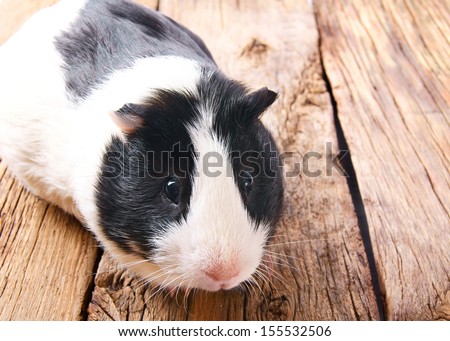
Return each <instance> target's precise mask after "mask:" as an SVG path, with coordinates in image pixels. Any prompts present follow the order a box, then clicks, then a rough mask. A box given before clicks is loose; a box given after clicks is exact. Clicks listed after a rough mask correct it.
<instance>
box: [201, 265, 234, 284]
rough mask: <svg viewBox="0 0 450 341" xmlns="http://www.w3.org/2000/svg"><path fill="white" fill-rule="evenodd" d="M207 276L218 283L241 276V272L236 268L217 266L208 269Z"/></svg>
mask: <svg viewBox="0 0 450 341" xmlns="http://www.w3.org/2000/svg"><path fill="white" fill-rule="evenodd" d="M205 274H206V276H208V277H209V278H211V279H212V280H214V281H216V282H226V281H229V280H230V279H232V278H234V277H236V276H237V275H238V274H239V270H236V269H234V268H229V269H227V268H226V267H224V266H215V267H211V268H208V269H206V270H205Z"/></svg>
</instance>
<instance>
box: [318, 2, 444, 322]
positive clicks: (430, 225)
mask: <svg viewBox="0 0 450 341" xmlns="http://www.w3.org/2000/svg"><path fill="white" fill-rule="evenodd" d="M446 3H447V5H445V4H446ZM314 4H315V9H316V12H317V21H318V27H319V31H320V34H321V38H322V39H321V40H322V54H323V58H324V65H325V69H326V74H327V75H328V78H329V79H330V82H331V86H332V90H333V95H334V98H335V100H336V102H337V110H338V116H339V120H340V122H341V123H342V127H343V131H344V134H345V137H346V139H347V142H348V145H349V148H350V151H351V155H352V160H353V163H354V168H355V171H356V174H357V179H358V183H359V186H360V190H361V195H362V198H363V201H364V206H365V211H366V213H367V220H368V224H369V228H370V233H371V236H372V240H373V243H374V253H375V257H376V266H377V271H378V274H379V277H380V285H381V290H382V294H383V296H384V306H385V313H386V317H387V318H388V319H390V320H425V319H426V320H429V319H449V317H450V282H449V278H450V222H449V213H450V190H449V189H450V186H449V184H450V172H449V171H450V161H449V155H450V144H449V136H450V126H449V121H450V116H449V114H450V88H449V86H448V85H449V84H450V59H449V56H450V41H449V37H450V26H449V18H450V7H449V6H448V2H445V1H444V2H443V1H440V0H432V1H428V0H426V1H425V0H417V1H407V0H398V1H390V0H383V1H369V0H351V1H345V2H342V1H332V0H328V1H315V2H314Z"/></svg>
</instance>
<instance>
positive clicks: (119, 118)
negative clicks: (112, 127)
mask: <svg viewBox="0 0 450 341" xmlns="http://www.w3.org/2000/svg"><path fill="white" fill-rule="evenodd" d="M140 111H141V110H139V106H138V105H136V104H125V105H124V106H123V107H122V108H120V109H119V110H116V111H113V112H112V113H111V118H112V120H113V121H114V123H115V124H116V125H117V126H118V127H119V128H120V130H122V132H123V133H125V134H131V133H133V132H135V131H136V130H137V129H138V128H140V127H143V126H144V118H143V116H142V114H141V113H140Z"/></svg>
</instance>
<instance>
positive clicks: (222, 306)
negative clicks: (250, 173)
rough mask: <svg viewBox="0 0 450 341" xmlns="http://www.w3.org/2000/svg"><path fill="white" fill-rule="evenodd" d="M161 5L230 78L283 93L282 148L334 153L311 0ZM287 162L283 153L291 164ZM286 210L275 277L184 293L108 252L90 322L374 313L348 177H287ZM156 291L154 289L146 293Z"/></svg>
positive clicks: (276, 121) (277, 130) (319, 163)
mask: <svg viewBox="0 0 450 341" xmlns="http://www.w3.org/2000/svg"><path fill="white" fill-rule="evenodd" d="M159 9H160V10H161V11H162V12H163V13H166V14H167V15H169V16H170V17H172V18H173V19H175V20H177V21H179V22H181V23H182V24H184V25H186V26H187V27H189V28H191V29H192V30H193V31H194V32H196V33H197V34H199V35H200V36H201V37H202V38H203V39H204V40H205V42H206V44H207V46H208V47H209V48H210V49H211V51H212V53H213V55H214V56H215V58H216V60H217V62H218V64H219V65H221V67H222V69H223V70H224V71H225V72H226V73H227V74H229V75H231V76H233V77H234V78H236V79H240V80H245V81H246V82H247V83H248V84H251V85H252V86H253V87H255V88H257V87H260V86H266V85H267V86H269V87H271V88H273V89H278V90H280V91H281V98H280V99H279V101H278V102H277V104H276V105H275V107H274V108H273V109H272V110H271V111H270V113H267V114H266V115H265V117H264V121H265V122H266V124H267V125H268V126H269V127H271V129H272V131H273V132H274V135H275V137H276V139H277V141H278V142H279V144H280V146H282V148H283V150H284V151H291V152H294V153H295V154H296V160H297V161H299V157H300V155H304V154H305V153H306V152H307V151H317V152H319V153H323V154H324V155H323V159H322V160H315V161H316V162H313V161H314V160H311V162H310V166H311V170H315V169H317V168H320V169H322V170H324V169H325V165H324V163H325V144H326V142H331V143H332V150H331V151H330V152H329V153H328V154H331V153H335V152H336V151H337V142H336V131H335V127H334V123H333V113H332V108H331V104H330V99H329V95H328V93H327V90H326V87H325V83H324V81H323V79H322V75H321V66H320V62H319V54H318V36H317V30H316V26H315V23H314V16H313V13H312V9H311V8H309V7H308V6H307V1H297V0H292V1H277V2H268V1H195V2H194V1H189V2H187V1H160V4H159ZM292 164H293V159H286V169H291V170H292ZM286 190H287V191H286V192H287V193H286V213H285V217H284V219H283V221H282V223H281V224H280V228H279V232H278V234H277V237H276V238H275V239H274V241H273V242H272V245H271V247H270V251H271V252H273V253H275V254H272V259H273V261H274V263H273V264H269V265H270V266H271V267H273V269H274V270H273V271H274V275H273V276H272V277H271V278H270V280H266V281H264V280H260V284H259V285H260V287H261V290H260V289H259V288H257V287H255V288H254V289H252V290H250V291H249V292H240V291H237V290H233V291H227V292H218V293H206V292H195V293H191V295H190V296H189V297H188V298H185V297H184V295H183V294H180V295H179V299H178V300H172V299H170V298H168V297H167V295H166V293H158V292H157V291H156V289H152V288H149V287H145V286H143V285H142V284H141V283H140V282H139V281H138V280H135V279H133V278H131V277H129V276H128V275H127V274H126V273H124V272H123V271H120V270H119V271H118V270H116V267H115V266H114V264H113V263H112V262H111V261H108V260H107V259H106V258H104V259H103V260H102V262H101V264H100V267H99V275H97V277H96V282H95V284H96V286H95V290H94V294H93V299H92V302H91V304H90V306H89V310H88V311H89V319H91V320H109V319H114V320H117V319H130V320H131V319H144V320H147V319H148V320H179V319H181V320H185V319H189V320H325V319H327V320H332V319H348V320H354V319H378V318H379V314H378V310H377V306H376V303H375V296H374V292H373V287H372V282H371V277H370V273H369V270H368V266H367V258H366V255H365V252H364V248H363V245H362V242H361V235H360V233H359V229H358V225H357V220H356V217H355V213H354V207H353V205H352V200H351V197H350V194H349V190H348V186H347V183H346V178H345V177H343V176H341V175H339V174H337V173H336V172H333V174H332V176H326V175H325V174H322V176H319V177H308V176H306V174H305V173H302V174H300V176H295V177H290V178H287V179H286ZM153 294H154V296H152V295H153Z"/></svg>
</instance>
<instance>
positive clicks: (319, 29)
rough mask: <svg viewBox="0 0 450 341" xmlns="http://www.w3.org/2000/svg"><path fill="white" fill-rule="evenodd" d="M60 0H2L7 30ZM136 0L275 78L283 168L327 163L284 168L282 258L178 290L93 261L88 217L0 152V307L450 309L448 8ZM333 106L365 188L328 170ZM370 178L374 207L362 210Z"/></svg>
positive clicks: (392, 314)
mask: <svg viewBox="0 0 450 341" xmlns="http://www.w3.org/2000/svg"><path fill="white" fill-rule="evenodd" d="M51 2H52V1H51V0H47V1H44V0H39V1H31V0H28V1H23V2H22V3H21V5H17V2H15V1H13V0H3V1H2V2H1V3H0V22H2V23H6V24H5V25H1V26H0V42H1V41H4V39H6V37H7V36H9V35H10V34H11V33H12V32H14V31H15V30H16V29H17V27H19V26H20V23H22V22H23V21H24V18H25V17H26V16H27V15H28V14H29V13H31V12H33V11H34V10H36V9H37V8H39V7H43V6H46V5H48V4H49V3H51ZM53 2H54V1H53ZM141 2H143V3H146V4H147V5H151V6H154V7H155V6H158V9H159V10H161V11H162V12H163V13H165V14H167V15H169V16H171V17H172V18H173V19H175V20H177V21H179V22H181V23H182V24H184V25H186V26H187V27H189V28H191V29H192V30H193V31H194V32H196V33H197V34H199V35H200V36H201V37H202V38H203V39H204V41H205V42H206V44H207V45H208V47H209V48H210V49H211V52H212V53H213V55H214V57H215V59H216V61H217V62H218V64H219V65H220V66H221V68H222V69H223V70H224V71H225V72H226V73H227V74H228V75H230V76H231V77H234V78H236V79H240V80H243V81H245V82H246V83H247V84H249V85H250V86H252V87H253V88H258V87H261V86H266V85H267V86H269V87H270V88H272V89H275V90H279V91H280V95H281V96H280V99H279V100H278V101H277V103H276V104H275V105H274V107H273V108H272V109H271V110H270V111H269V112H268V113H267V114H265V116H264V122H265V123H266V124H267V125H268V126H269V128H270V129H271V130H272V132H273V133H274V136H275V138H276V140H277V141H278V143H279V145H280V147H281V149H282V150H283V151H286V152H291V153H293V157H289V158H286V159H285V169H286V170H293V162H294V161H297V162H298V161H301V159H300V157H301V155H305V153H307V152H311V151H314V152H318V153H321V154H322V155H323V158H322V159H310V162H309V169H310V170H312V171H314V170H316V169H319V170H322V171H323V173H322V175H321V176H318V177H311V176H308V175H307V174H306V173H305V172H303V173H300V175H297V176H295V177H287V178H286V211H285V216H284V218H283V220H282V222H281V224H280V226H279V230H278V233H277V235H276V237H275V238H274V240H273V241H272V243H271V247H270V249H269V250H270V252H271V253H270V257H267V258H266V259H265V264H266V265H267V266H270V267H271V268H272V269H273V270H271V275H270V276H268V277H269V278H260V279H259V282H258V286H259V287H258V286H254V287H253V288H252V289H251V290H249V291H248V292H240V291H228V292H219V293H205V292H192V293H191V294H190V295H189V296H185V295H184V294H182V293H180V294H179V295H178V297H177V298H176V299H172V298H170V297H168V295H167V294H166V293H165V292H163V293H161V292H158V290H157V289H156V288H151V287H146V286H142V284H141V283H140V282H139V280H138V279H134V278H132V277H130V276H129V275H128V274H127V273H126V272H124V271H122V270H117V267H116V266H115V265H114V263H113V262H112V261H111V260H110V259H109V258H108V256H107V255H103V256H102V258H101V260H100V263H99V264H98V262H97V258H98V255H99V251H97V249H96V247H95V245H96V244H95V241H94V240H93V238H92V237H91V236H90V235H89V234H88V233H87V232H85V231H84V230H83V229H82V227H81V226H80V225H79V223H77V222H76V221H75V220H74V219H73V218H71V217H68V216H67V215H65V214H64V213H62V212H61V211H59V210H58V209H56V208H54V207H51V206H49V205H48V204H46V203H45V202H43V201H41V200H39V199H37V198H35V197H33V196H32V195H31V194H29V193H27V192H26V191H25V190H24V189H23V188H21V187H20V185H19V184H18V183H17V181H13V180H12V179H11V176H10V174H9V173H8V171H7V170H6V167H5V165H4V164H0V179H1V181H0V226H1V230H0V319H4V320H5V319H6V320H11V319H64V320H72V319H90V320H111V319H113V320H124V319H128V320H141V319H144V320H332V319H339V320H343V319H345V320H356V319H364V320H368V319H370V320H372V319H375V320H376V319H380V318H381V317H382V316H383V314H384V316H385V317H386V318H388V319H450V312H449V301H450V297H449V269H450V262H449V259H450V257H449V250H450V247H449V246H450V243H449V239H448V238H449V235H450V234H449V232H450V225H449V204H450V199H449V197H448V195H449V193H450V192H449V190H448V189H449V186H448V184H449V171H448V170H449V160H448V157H449V152H450V150H449V145H448V136H450V134H449V128H448V121H449V116H448V108H449V105H448V104H449V93H448V89H447V88H446V84H449V82H448V77H449V67H448V58H446V56H448V55H449V53H448V52H449V46H448V38H446V37H448V36H449V34H448V33H449V32H448V31H449V30H448V22H446V21H445V20H446V18H448V16H447V17H446V16H445V10H446V9H443V8H439V7H438V6H440V5H439V4H440V3H439V2H438V1H436V3H435V4H434V3H433V6H431V7H432V8H431V9H429V8H428V6H427V8H425V5H424V2H425V0H423V2H420V1H417V2H413V1H410V2H408V3H406V4H405V3H404V2H401V1H393V2H391V1H385V2H386V3H383V2H377V4H376V5H375V4H373V5H372V2H369V1H367V3H365V2H362V1H361V2H359V1H356V0H355V1H345V2H342V3H343V5H338V2H335V1H331V0H330V1H329V2H323V1H315V2H314V4H315V8H314V10H313V8H311V7H310V6H308V5H307V1H306V0H305V1H297V0H290V1H288V0H283V1H277V2H275V1H272V2H269V1H262V0H261V1H250V0H247V1H239V2H235V1H226V0H222V1H207V0H203V1H171V0H170V1H169V0H166V1H163V0H161V1H159V3H156V2H155V1H141ZM369 3H370V4H371V5H370V6H369ZM405 6H406V7H407V8H406V9H405V8H404V7H405ZM441 7H442V6H441ZM314 12H315V13H314ZM419 14H420V15H419ZM314 15H316V20H317V24H316V22H315V18H314ZM408 15H409V17H408ZM5 18H6V19H5ZM13 18H14V20H13ZM358 18H361V19H358ZM430 18H431V19H430ZM4 20H6V21H4ZM374 32H376V36H375V33H374ZM369 33H370V34H372V35H374V36H371V35H370V34H369ZM319 34H320V37H321V40H320V45H319ZM446 39H447V40H446ZM319 46H320V51H319ZM321 63H323V65H324V67H325V71H326V74H323V73H322V64H321ZM326 81H329V84H328V86H329V87H328V88H327V82H326ZM330 90H331V92H330ZM330 95H331V97H330ZM333 99H334V100H335V101H336V102H334V101H333ZM334 113H336V114H337V118H338V119H339V122H340V123H341V125H342V129H343V131H344V135H345V139H346V141H347V143H348V145H349V148H350V151H351V154H352V162H353V165H354V170H355V172H356V177H357V180H358V184H359V187H356V188H353V187H352V186H349V184H351V183H352V180H353V181H354V179H350V181H349V182H348V181H347V178H346V177H345V176H343V175H342V174H340V173H339V172H336V170H334V171H333V172H332V174H331V175H330V176H327V174H326V172H325V170H326V159H327V156H328V157H329V159H331V158H332V156H333V155H334V154H335V153H336V152H337V151H338V138H339V144H340V145H341V146H342V143H343V141H342V139H343V137H342V136H340V134H339V124H338V123H339V122H337V121H335V117H334V115H333V114H334ZM446 137H447V139H446ZM327 142H328V143H331V151H327V150H326V143H327ZM349 188H351V189H352V192H350V189H349ZM359 192H360V193H361V196H362V198H363V201H362V203H361V206H362V205H363V206H362V208H363V210H362V211H363V212H364V210H365V212H366V214H367V216H366V217H364V215H363V217H361V214H359V217H358V218H357V216H356V213H355V210H356V211H358V212H359V213H361V207H359V206H358V203H357V199H355V198H357V195H356V194H355V193H359ZM363 218H365V220H367V225H368V228H369V231H370V233H371V237H372V240H371V241H370V240H369V239H367V236H366V232H365V226H364V221H365V220H364V219H363ZM360 230H361V231H363V232H362V233H361V232H360ZM362 235H364V238H365V243H363V240H362ZM370 242H372V243H370ZM371 249H373V250H374V255H372V254H371ZM373 256H374V257H375V264H376V269H377V271H378V277H377V276H376V273H375V272H374V271H372V273H371V272H370V270H369V265H370V264H372V259H373V258H372V257H373ZM94 273H95V274H96V275H95V280H94ZM378 282H379V284H380V287H379V288H378V286H377V283H378ZM380 290H381V293H382V295H383V296H382V299H383V302H382V303H383V305H382V311H381V313H382V315H380V311H379V309H378V306H377V293H378V292H379V291H380ZM378 302H380V297H378Z"/></svg>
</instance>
